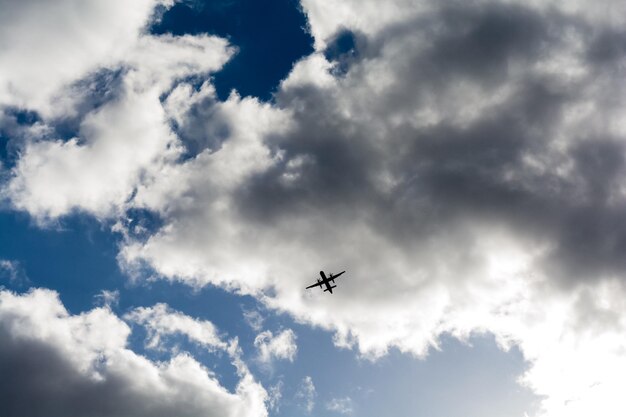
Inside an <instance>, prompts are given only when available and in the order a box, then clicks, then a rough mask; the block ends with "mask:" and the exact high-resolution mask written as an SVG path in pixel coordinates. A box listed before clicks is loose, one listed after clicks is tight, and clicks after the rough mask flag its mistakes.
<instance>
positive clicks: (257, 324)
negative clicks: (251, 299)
mask: <svg viewBox="0 0 626 417" xmlns="http://www.w3.org/2000/svg"><path fill="white" fill-rule="evenodd" d="M243 318H244V320H245V322H246V324H247V325H248V326H250V328H252V330H255V331H257V332H259V331H261V329H262V328H263V322H264V321H265V318H264V317H263V316H262V315H261V313H260V312H259V311H258V310H244V312H243Z"/></svg>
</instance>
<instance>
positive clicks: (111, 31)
mask: <svg viewBox="0 0 626 417" xmlns="http://www.w3.org/2000/svg"><path fill="white" fill-rule="evenodd" d="M166 3H171V2H169V1H158V0H139V1H137V2H134V3H133V4H132V5H130V6H129V5H128V4H127V3H126V2H125V1H122V0H114V1H102V0H89V1H86V2H77V1H75V0H61V1H55V2H42V1H37V0H27V1H20V2H13V1H10V0H3V1H2V2H0V7H1V8H2V10H3V13H2V17H0V28H1V29H0V38H2V39H3V42H2V45H1V46H0V61H1V62H2V72H1V73H2V75H1V76H0V106H16V107H21V108H29V109H34V110H37V111H39V112H42V113H44V114H54V113H57V112H59V111H60V112H61V114H62V112H64V111H66V110H67V106H66V104H67V101H68V97H67V96H66V95H64V94H63V90H64V88H67V87H69V86H70V85H71V84H72V83H73V82H75V81H76V80H78V79H81V78H83V77H84V76H85V75H87V74H88V73H89V72H92V71H95V70H97V69H98V68H100V67H105V68H106V67H109V66H111V65H114V64H115V63H116V60H118V59H120V58H121V57H122V56H124V54H126V53H127V51H128V49H129V48H132V46H133V44H134V43H135V42H136V41H137V39H138V38H139V37H140V35H141V33H142V32H143V29H144V27H145V26H146V24H147V23H148V21H149V19H150V17H151V15H152V12H153V9H154V7H155V6H156V5H158V4H166ZM79 6H80V7H79ZM70 101H71V99H70ZM59 107H61V108H59Z"/></svg>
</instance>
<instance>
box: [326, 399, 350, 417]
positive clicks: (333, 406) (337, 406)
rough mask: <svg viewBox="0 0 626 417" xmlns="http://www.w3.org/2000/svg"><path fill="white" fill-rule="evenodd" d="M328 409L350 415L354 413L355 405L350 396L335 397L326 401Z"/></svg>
mask: <svg viewBox="0 0 626 417" xmlns="http://www.w3.org/2000/svg"><path fill="white" fill-rule="evenodd" d="M326 409H327V410H330V411H334V412H336V413H339V414H346V415H350V414H353V413H354V405H353V403H352V398H350V397H344V398H333V399H332V400H330V401H328V402H327V403H326Z"/></svg>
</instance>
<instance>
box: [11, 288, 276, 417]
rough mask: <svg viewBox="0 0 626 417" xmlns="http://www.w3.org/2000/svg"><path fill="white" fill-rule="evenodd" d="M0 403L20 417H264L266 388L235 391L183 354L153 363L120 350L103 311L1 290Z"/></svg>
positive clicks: (117, 329)
mask: <svg viewBox="0 0 626 417" xmlns="http://www.w3.org/2000/svg"><path fill="white" fill-rule="evenodd" d="M0 333H1V334H2V337H1V338H0V370H1V371H2V375H4V376H5V378H3V382H2V383H1V384H0V397H1V399H2V404H3V405H2V406H3V410H4V412H5V413H7V415H20V416H27V417H28V416H44V415H45V416H84V415H93V416H103V417H106V416H120V415H124V416H164V417H165V416H172V415H180V412H181V410H185V411H184V413H185V415H189V416H250V417H251V416H265V415H267V412H266V410H265V407H264V400H265V396H266V394H265V390H264V389H263V388H262V387H261V386H260V385H259V384H258V383H256V382H255V381H254V379H253V378H252V377H251V376H250V375H249V374H247V375H243V376H242V378H241V379H240V381H239V383H238V385H237V389H236V392H234V393H231V392H229V391H228V390H226V389H225V388H224V387H222V386H221V384H220V383H219V381H218V380H217V379H216V378H215V376H214V375H213V374H212V373H211V372H210V371H209V370H208V369H206V368H205V367H204V366H203V365H201V364H200V363H198V362H197V361H196V360H195V359H194V358H193V357H191V356H190V355H189V354H186V353H182V354H176V355H173V357H172V358H171V359H170V360H167V361H165V362H152V361H150V360H149V359H147V358H145V357H143V356H140V355H137V354H136V353H134V352H133V351H132V350H130V349H129V348H128V347H127V342H128V337H129V334H130V328H129V327H128V325H126V323H124V322H123V321H122V320H120V318H118V317H117V316H115V315H114V314H113V313H112V312H111V311H110V310H109V309H107V308H95V309H93V310H91V311H88V312H85V313H82V314H80V315H71V314H69V313H68V312H67V310H66V309H65V308H64V307H63V305H62V304H61V302H60V301H59V298H58V295H57V294H56V293H55V292H53V291H49V290H44V289H34V290H31V291H30V292H29V293H27V294H24V295H17V294H14V293H11V292H8V291H2V292H0Z"/></svg>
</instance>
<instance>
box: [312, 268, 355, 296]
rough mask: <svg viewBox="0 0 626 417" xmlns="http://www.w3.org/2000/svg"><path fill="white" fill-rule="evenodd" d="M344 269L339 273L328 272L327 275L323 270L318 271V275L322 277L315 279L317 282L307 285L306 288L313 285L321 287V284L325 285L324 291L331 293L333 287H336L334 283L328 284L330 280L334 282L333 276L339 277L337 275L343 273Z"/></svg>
mask: <svg viewBox="0 0 626 417" xmlns="http://www.w3.org/2000/svg"><path fill="white" fill-rule="evenodd" d="M344 272H346V271H341V272H340V273H338V274H337V275H333V274H332V273H331V274H330V276H329V277H327V276H326V274H324V271H320V275H321V276H322V279H319V278H318V279H317V284H313V285H309V286H308V287H306V289H307V290H308V289H309V288H313V287H320V288H322V285H326V289H325V290H324V292H326V291H328V292H330V293H331V294H332V293H333V288H336V287H337V286H336V285H330V283H331V282H332V283H333V284H334V283H335V278H339V275H341V274H343V273H344Z"/></svg>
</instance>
